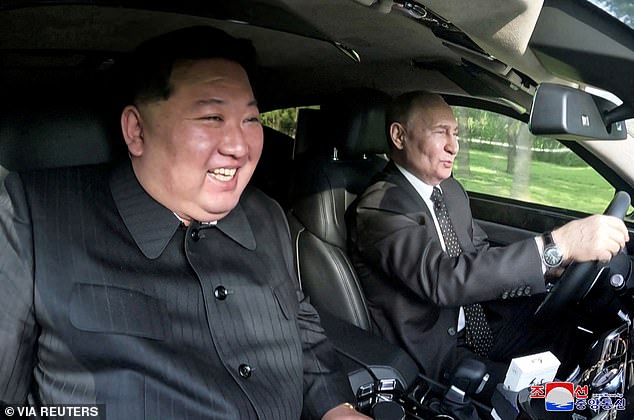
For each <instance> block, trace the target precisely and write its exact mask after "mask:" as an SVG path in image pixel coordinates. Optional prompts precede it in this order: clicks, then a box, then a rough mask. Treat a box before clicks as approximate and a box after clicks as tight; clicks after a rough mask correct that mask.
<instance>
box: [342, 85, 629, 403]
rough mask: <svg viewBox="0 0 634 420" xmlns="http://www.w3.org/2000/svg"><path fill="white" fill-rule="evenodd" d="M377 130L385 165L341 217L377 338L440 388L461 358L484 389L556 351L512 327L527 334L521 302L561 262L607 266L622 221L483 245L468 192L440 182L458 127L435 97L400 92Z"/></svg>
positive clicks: (450, 181) (574, 225)
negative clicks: (511, 368) (522, 358)
mask: <svg viewBox="0 0 634 420" xmlns="http://www.w3.org/2000/svg"><path fill="white" fill-rule="evenodd" d="M386 122H387V131H388V142H389V143H390V146H391V148H390V150H391V156H390V157H391V160H390V162H389V163H388V164H387V166H386V167H385V168H384V170H383V171H382V172H381V173H379V174H377V175H376V176H375V178H374V179H373V180H372V182H371V185H370V186H369V187H368V188H367V189H366V190H365V192H364V193H363V194H362V195H361V196H360V197H359V198H358V199H357V202H356V205H355V206H354V207H352V208H351V209H350V213H349V216H350V222H351V223H350V224H351V226H350V229H351V231H350V252H351V258H352V260H353V262H354V265H355V267H356V269H357V272H358V274H359V277H360V280H361V282H362V285H363V287H364V290H365V291H366V295H367V298H368V306H369V310H370V313H371V316H372V319H373V321H374V323H375V324H376V326H377V327H378V329H379V331H380V332H381V333H382V334H383V335H385V336H387V337H388V338H390V339H391V340H393V341H394V342H396V343H398V344H399V345H401V346H402V347H404V348H405V349H406V350H407V351H408V352H409V353H410V354H411V355H412V356H413V357H414V358H415V359H416V360H417V362H418V363H419V364H420V365H421V367H422V368H423V369H424V370H425V371H426V372H427V374H429V375H430V376H432V377H433V378H436V379H440V380H443V379H446V375H447V374H448V373H449V372H451V370H452V369H453V368H454V367H455V366H456V364H457V362H458V361H459V360H461V359H462V358H465V357H476V358H480V359H481V360H483V361H484V362H485V363H486V364H487V367H488V370H489V372H490V373H491V374H492V378H491V380H490V381H489V383H490V384H491V385H495V384H496V383H499V382H502V381H503V380H504V374H505V373H506V367H507V366H508V364H507V363H508V362H509V361H510V358H512V357H514V356H519V355H523V354H527V353H528V354H530V353H532V352H534V351H535V350H539V351H543V350H546V349H552V350H553V351H554V352H555V353H556V354H557V351H558V348H557V347H556V346H548V344H552V343H553V341H556V340H555V337H553V336H550V337H546V338H544V336H545V335H546V334H542V338H541V339H540V338H538V337H536V336H535V335H534V334H533V333H535V332H536V330H537V329H543V330H545V331H548V333H553V332H554V330H548V326H546V327H544V326H541V327H539V328H536V327H535V326H532V327H533V329H532V330H530V331H526V330H524V329H523V328H524V327H531V320H530V317H528V316H527V315H526V314H524V315H522V314H521V312H522V310H525V309H526V307H527V306H528V307H530V305H527V304H526V302H532V299H530V298H529V297H530V296H533V295H535V294H541V293H544V292H545V291H546V283H547V282H546V281H545V278H550V277H552V276H557V275H559V274H560V271H561V268H562V267H564V266H565V265H566V264H569V263H570V262H573V261H574V262H581V261H593V260H601V261H608V260H610V259H611V258H612V256H613V255H615V254H616V253H617V252H618V251H619V250H620V249H621V248H622V247H623V246H624V245H625V243H626V241H627V240H628V232H627V230H626V228H625V225H624V223H623V222H622V221H621V220H619V219H617V218H615V217H610V216H603V215H594V216H590V217H587V218H585V219H581V220H575V221H571V222H569V223H567V224H565V225H563V226H561V227H559V228H557V229H555V230H553V231H552V232H549V233H546V234H544V235H540V236H537V237H534V238H529V239H526V240H522V241H520V242H517V243H512V244H510V245H508V246H504V247H489V245H488V243H487V237H486V234H485V233H484V231H483V230H482V229H481V228H480V227H479V226H478V224H477V223H476V222H475V221H474V220H473V217H472V215H471V211H470V207H469V200H468V197H467V194H466V193H465V191H464V189H463V188H462V186H461V185H460V184H459V183H458V182H457V181H456V180H455V179H454V178H452V176H451V175H452V168H453V163H454V159H455V157H456V154H457V153H458V148H459V145H458V124H457V122H456V119H455V117H454V114H453V112H452V110H451V108H450V107H449V106H448V105H447V103H446V102H445V101H444V100H443V98H442V97H441V96H439V95H435V94H430V93H426V92H410V93H406V94H403V95H401V96H399V97H397V98H396V99H395V100H394V101H393V103H392V104H391V106H390V107H389V109H388V111H387V120H386ZM544 249H546V250H547V251H548V252H547V253H544ZM487 301H498V302H499V301H504V302H505V303H510V305H506V308H507V309H508V308H510V309H511V310H512V311H514V312H512V313H511V315H510V316H509V315H508V313H507V319H504V320H502V321H500V320H499V319H497V318H496V319H495V321H496V322H492V321H493V319H491V318H492V317H494V316H497V315H499V313H497V315H496V314H494V313H493V312H492V310H491V309H489V308H488V306H489V305H486V304H485V305H483V304H482V303H483V302H487ZM492 306H495V305H492ZM515 306H517V308H515ZM533 309H534V307H533ZM500 313H503V312H500ZM551 325H552V323H551ZM510 334H514V335H510ZM536 335H539V334H536ZM560 356H561V355H560ZM490 391H491V388H489V392H490Z"/></svg>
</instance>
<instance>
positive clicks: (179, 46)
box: [130, 26, 256, 105]
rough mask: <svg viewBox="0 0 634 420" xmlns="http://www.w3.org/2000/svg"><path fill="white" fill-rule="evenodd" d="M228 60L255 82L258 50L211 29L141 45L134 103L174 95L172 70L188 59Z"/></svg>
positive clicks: (134, 67)
mask: <svg viewBox="0 0 634 420" xmlns="http://www.w3.org/2000/svg"><path fill="white" fill-rule="evenodd" d="M212 58H224V59H227V60H230V61H234V62H236V63H238V64H240V65H241V66H242V67H243V68H244V70H245V71H246V73H247V75H248V76H249V79H250V80H251V82H253V73H254V71H255V61H256V60H255V48H254V47H253V44H252V43H251V42H250V41H249V40H246V39H238V38H234V37H232V36H230V35H229V34H227V33H226V32H223V31H221V30H219V29H216V28H213V27H211V26H192V27H188V28H183V29H178V30H175V31H172V32H168V33H166V34H163V35H159V36H157V37H155V38H152V39H149V40H147V41H145V42H143V43H142V44H140V45H139V46H138V47H137V48H136V50H135V51H134V53H133V56H132V59H131V61H130V65H131V68H130V70H131V73H132V74H131V75H130V76H131V80H130V81H131V83H132V86H131V95H132V98H131V99H132V102H133V103H134V104H137V105H138V104H141V103H147V102H151V101H156V100H165V99H168V98H169V97H170V95H171V94H172V90H173V86H171V84H170V77H171V75H172V70H173V68H174V66H175V65H176V64H178V63H179V62H180V61H185V60H204V59H212Z"/></svg>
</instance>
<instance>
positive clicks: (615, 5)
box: [589, 0, 634, 29]
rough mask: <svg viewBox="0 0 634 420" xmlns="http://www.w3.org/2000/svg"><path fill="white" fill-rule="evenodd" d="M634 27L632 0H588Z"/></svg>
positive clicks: (633, 3) (633, 0)
mask: <svg viewBox="0 0 634 420" xmlns="http://www.w3.org/2000/svg"><path fill="white" fill-rule="evenodd" d="M589 1H590V3H592V4H594V5H595V6H598V7H600V8H601V9H603V10H605V11H606V12H608V13H609V14H611V15H612V16H614V17H615V18H617V19H618V20H620V21H621V22H623V23H625V24H626V25H628V26H629V27H630V28H632V29H634V0H589Z"/></svg>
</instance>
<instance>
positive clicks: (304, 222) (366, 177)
mask: <svg viewBox="0 0 634 420" xmlns="http://www.w3.org/2000/svg"><path fill="white" fill-rule="evenodd" d="M388 100H389V97H388V96H387V95H386V94H384V93H382V92H378V91H374V90H355V91H348V92H343V93H342V94H341V95H340V96H337V97H336V98H334V100H333V101H332V102H331V103H329V104H326V105H324V106H323V107H322V109H321V111H320V115H319V118H320V124H318V125H320V126H321V129H320V130H319V131H317V132H316V134H318V135H319V136H318V138H314V137H312V133H307V136H309V137H310V139H303V138H299V139H298V141H299V142H300V144H301V143H302V142H304V141H306V142H308V143H314V142H318V145H312V144H311V146H306V145H303V146H302V147H303V148H304V149H305V150H313V151H316V152H313V153H309V152H305V153H303V154H302V155H301V156H299V157H298V158H297V159H296V160H295V162H294V165H295V176H294V187H293V192H292V201H291V211H290V213H289V223H290V224H291V232H292V234H293V238H294V240H295V251H296V261H297V269H298V272H299V276H300V280H301V283H302V288H303V290H304V292H305V293H306V294H307V295H309V296H310V298H311V302H312V303H313V305H315V307H317V309H318V310H326V311H328V312H330V313H331V314H333V315H335V316H337V317H338V318H341V319H343V320H345V321H348V322H350V323H352V324H354V325H356V326H358V327H360V328H363V329H366V330H369V329H371V323H370V320H369V313H368V310H367V307H366V302H365V298H364V295H363V291H362V290H361V287H360V284H359V280H358V278H357V275H356V273H355V271H354V268H353V266H352V264H351V262H350V260H349V259H348V257H347V253H346V247H347V227H346V223H345V212H346V209H347V208H348V206H349V205H350V204H351V203H352V202H353V201H354V199H355V198H356V197H357V195H358V194H360V193H361V192H363V190H364V189H365V187H366V186H367V185H368V183H369V181H370V179H371V178H372V176H373V175H374V174H375V173H377V172H378V171H380V170H381V169H382V168H383V167H384V166H385V164H386V163H387V162H386V159H385V156H384V153H385V152H386V151H387V148H388V146H387V140H386V136H385V106H386V104H387V102H388ZM315 118H316V117H315ZM300 122H301V120H300ZM312 125H313V126H315V124H314V122H313V123H312ZM299 133H301V127H299V126H298V134H299Z"/></svg>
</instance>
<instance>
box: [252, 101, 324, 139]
mask: <svg viewBox="0 0 634 420" xmlns="http://www.w3.org/2000/svg"><path fill="white" fill-rule="evenodd" d="M306 108H312V109H319V106H309V107H306ZM300 109H301V108H283V109H276V110H275V111H269V112H263V113H262V114H260V118H261V120H262V124H263V125H265V126H267V127H271V128H273V129H275V130H277V131H279V132H282V133H284V134H286V135H287V136H290V137H292V138H295V134H296V133H297V114H298V112H299V110H300Z"/></svg>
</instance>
